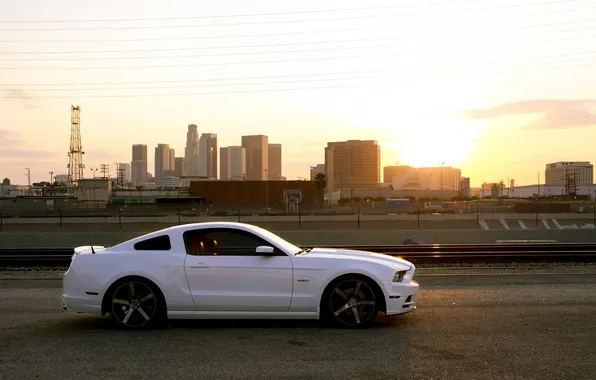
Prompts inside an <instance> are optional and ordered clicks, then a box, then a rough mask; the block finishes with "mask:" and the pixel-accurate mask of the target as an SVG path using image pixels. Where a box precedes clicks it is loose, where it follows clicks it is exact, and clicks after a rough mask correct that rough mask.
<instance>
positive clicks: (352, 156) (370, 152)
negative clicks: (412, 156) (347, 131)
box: [325, 140, 381, 191]
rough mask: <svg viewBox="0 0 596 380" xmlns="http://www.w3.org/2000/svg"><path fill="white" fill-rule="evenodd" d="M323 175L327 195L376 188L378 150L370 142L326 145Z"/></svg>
mask: <svg viewBox="0 0 596 380" xmlns="http://www.w3.org/2000/svg"><path fill="white" fill-rule="evenodd" d="M325 172H326V173H325V176H326V177H327V187H328V188H329V190H330V191H333V190H338V189H339V190H341V189H344V190H346V189H372V188H376V187H378V186H379V182H380V180H381V147H380V146H379V145H378V144H377V142H376V141H374V140H348V141H341V142H329V143H327V147H326V148H325Z"/></svg>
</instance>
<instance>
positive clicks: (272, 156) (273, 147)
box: [267, 144, 282, 181]
mask: <svg viewBox="0 0 596 380" xmlns="http://www.w3.org/2000/svg"><path fill="white" fill-rule="evenodd" d="M268 145H269V149H268V153H267V154H268V156H269V157H268V166H269V168H268V170H269V172H268V173H269V180H270V181H281V165H282V164H281V144H268Z"/></svg>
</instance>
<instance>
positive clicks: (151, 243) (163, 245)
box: [134, 235, 172, 251]
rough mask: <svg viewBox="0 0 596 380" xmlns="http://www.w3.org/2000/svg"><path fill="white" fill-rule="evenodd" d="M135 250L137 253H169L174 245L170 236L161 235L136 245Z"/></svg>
mask: <svg viewBox="0 0 596 380" xmlns="http://www.w3.org/2000/svg"><path fill="white" fill-rule="evenodd" d="M134 248H135V251H169V250H170V249H172V243H171V242H170V237H169V236H168V235H161V236H157V237H154V238H151V239H147V240H143V241H140V242H138V243H135V245H134Z"/></svg>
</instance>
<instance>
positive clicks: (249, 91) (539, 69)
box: [0, 64, 593, 99]
mask: <svg viewBox="0 0 596 380" xmlns="http://www.w3.org/2000/svg"><path fill="white" fill-rule="evenodd" d="M589 66H593V64H585V65H574V66H566V67H550V68H540V67H539V68H532V69H531V70H530V71H532V72H535V71H550V70H558V69H566V68H575V67H589ZM468 72H469V71H468ZM506 74H508V73H507V72H502V73H491V75H506ZM401 83H403V82H387V81H385V82H383V83H375V84H371V83H362V84H346V85H332V86H312V87H293V88H274V89H258V90H234V91H213V92H193V93H168V94H127V95H120V94H110V95H87V96H26V97H25V98H26V99H72V98H146V97H168V96H197V95H224V94H225V95H231V94H243V93H266V92H286V91H305V90H323V89H336V88H348V87H368V86H390V85H395V84H401ZM13 98H14V97H12V96H0V99H13Z"/></svg>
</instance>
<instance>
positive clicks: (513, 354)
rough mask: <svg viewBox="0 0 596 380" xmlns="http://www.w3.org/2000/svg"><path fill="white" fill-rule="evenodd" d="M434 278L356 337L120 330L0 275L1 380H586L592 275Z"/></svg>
mask: <svg viewBox="0 0 596 380" xmlns="http://www.w3.org/2000/svg"><path fill="white" fill-rule="evenodd" d="M463 272H465V271H463ZM441 273H442V272H440V271H435V272H433V274H432V275H431V274H429V275H424V276H422V275H421V276H419V277H418V278H417V279H418V281H419V282H420V285H421V293H420V298H419V304H418V309H417V310H416V311H415V312H414V313H411V314H408V315H406V316H402V317H393V318H379V321H378V323H377V325H376V326H375V327H373V328H371V329H366V330H358V331H350V330H339V329H329V328H327V327H324V326H321V325H319V324H318V322H315V321H308V322H304V321H302V322H300V321H282V322H274V321H183V322H173V323H172V324H171V326H170V327H169V328H166V329H161V330H154V331H134V332H131V331H121V330H115V329H113V328H112V325H111V323H110V321H109V319H108V318H103V317H95V316H88V315H80V314H71V313H67V312H65V311H63V310H62V309H61V308H60V298H59V296H60V291H61V289H60V287H61V282H60V280H56V279H51V278H50V279H45V280H44V279H27V280H22V279H19V277H18V276H13V279H10V280H0V379H35V378H39V379H48V380H49V379H61V380H63V379H116V378H118V379H148V378H151V379H164V380H167V379H314V378H317V379H354V380H356V379H382V378H383V379H399V378H407V379H567V378H573V379H593V378H594V373H596V361H594V358H596V345H594V342H596V323H594V321H595V317H594V316H595V315H596V275H595V274H594V273H593V272H592V274H587V273H572V271H567V272H566V273H564V274H563V273H561V274H557V272H556V271H553V272H551V273H536V274H532V273H531V272H530V273H511V274H510V275H504V273H501V274H495V273H487V274H481V273H478V272H476V273H475V275H466V274H463V273H459V274H458V273H455V274H453V273H450V274H447V275H441ZM3 278H6V277H3Z"/></svg>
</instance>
